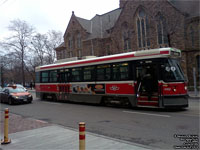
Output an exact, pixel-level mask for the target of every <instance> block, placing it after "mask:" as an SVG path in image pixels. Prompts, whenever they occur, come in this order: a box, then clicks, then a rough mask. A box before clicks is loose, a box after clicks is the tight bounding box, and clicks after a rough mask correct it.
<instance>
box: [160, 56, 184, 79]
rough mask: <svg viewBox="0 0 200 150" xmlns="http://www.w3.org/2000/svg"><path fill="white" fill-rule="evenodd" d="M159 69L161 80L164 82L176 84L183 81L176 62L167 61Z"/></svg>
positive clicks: (172, 60)
mask: <svg viewBox="0 0 200 150" xmlns="http://www.w3.org/2000/svg"><path fill="white" fill-rule="evenodd" d="M161 68H162V75H163V80H164V81H165V82H178V81H184V80H185V78H184V75H183V72H182V69H181V67H180V64H179V61H178V60H176V59H168V60H167V61H166V62H165V63H164V64H162V66H161Z"/></svg>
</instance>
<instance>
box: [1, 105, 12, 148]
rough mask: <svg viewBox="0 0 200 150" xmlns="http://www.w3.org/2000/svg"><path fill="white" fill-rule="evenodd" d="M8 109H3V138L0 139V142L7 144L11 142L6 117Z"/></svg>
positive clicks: (7, 116)
mask: <svg viewBox="0 0 200 150" xmlns="http://www.w3.org/2000/svg"><path fill="white" fill-rule="evenodd" d="M8 113H9V110H8V108H6V109H5V120H4V140H2V141H1V144H9V143H11V139H9V138H8V118H9V114H8Z"/></svg>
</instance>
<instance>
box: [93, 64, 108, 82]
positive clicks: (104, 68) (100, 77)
mask: <svg viewBox="0 0 200 150" xmlns="http://www.w3.org/2000/svg"><path fill="white" fill-rule="evenodd" d="M96 71H97V72H96V79H97V81H104V80H105V81H108V80H110V79H111V65H98V66H97V70H96Z"/></svg>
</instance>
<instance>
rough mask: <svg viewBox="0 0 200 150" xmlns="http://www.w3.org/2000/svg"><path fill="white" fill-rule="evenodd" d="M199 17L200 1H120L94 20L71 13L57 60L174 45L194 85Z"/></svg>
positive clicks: (199, 63) (199, 64) (199, 74)
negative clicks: (112, 8)
mask: <svg viewBox="0 0 200 150" xmlns="http://www.w3.org/2000/svg"><path fill="white" fill-rule="evenodd" d="M199 20H200V15H199V2H198V1H178V0H170V1H169V0H161V1H141V0H120V6H119V8H117V9H115V10H112V11H110V12H108V13H105V14H102V15H96V16H94V17H93V18H92V19H91V20H86V19H83V18H79V17H77V16H76V15H75V13H74V12H72V16H71V19H70V21H69V24H68V26H67V29H66V31H65V34H64V43H62V44H61V46H59V47H58V48H56V49H55V50H56V53H57V59H58V60H59V59H64V58H73V57H76V58H77V59H80V58H82V57H84V56H105V55H110V54H117V53H123V52H129V51H138V50H144V49H145V50H148V49H153V48H160V47H175V48H178V49H181V50H182V60H181V65H182V67H183V70H184V73H185V75H186V76H187V78H188V81H189V86H192V85H193V70H194V69H193V68H195V70H196V78H197V83H199V82H200V80H199V79H200V48H199V44H200V39H199V33H200V23H199Z"/></svg>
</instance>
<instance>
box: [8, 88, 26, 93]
mask: <svg viewBox="0 0 200 150" xmlns="http://www.w3.org/2000/svg"><path fill="white" fill-rule="evenodd" d="M9 91H10V93H23V92H26V91H25V90H24V89H22V88H16V89H13V88H9Z"/></svg>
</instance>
